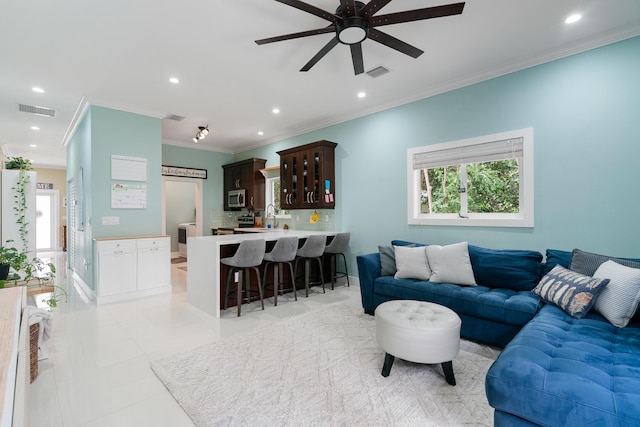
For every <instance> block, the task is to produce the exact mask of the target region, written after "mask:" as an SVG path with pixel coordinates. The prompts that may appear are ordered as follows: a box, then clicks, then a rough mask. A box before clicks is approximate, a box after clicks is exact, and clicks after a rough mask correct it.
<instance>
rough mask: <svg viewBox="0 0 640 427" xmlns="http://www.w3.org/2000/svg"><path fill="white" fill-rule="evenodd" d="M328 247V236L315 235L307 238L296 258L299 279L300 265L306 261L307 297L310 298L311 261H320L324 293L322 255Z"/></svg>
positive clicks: (305, 287) (305, 283) (305, 285)
mask: <svg viewBox="0 0 640 427" xmlns="http://www.w3.org/2000/svg"><path fill="white" fill-rule="evenodd" d="M326 245H327V236H325V235H324V234H314V235H311V236H309V237H307V240H306V241H305V242H304V245H302V247H301V248H300V249H298V252H297V257H296V268H295V275H296V277H298V263H299V262H300V261H304V289H305V292H306V294H305V296H306V297H308V296H309V274H310V270H311V260H312V259H315V260H316V261H318V267H319V270H320V282H321V283H322V292H323V293H324V292H325V290H324V274H323V273H322V254H324V248H325V246H326ZM316 284H319V283H316Z"/></svg>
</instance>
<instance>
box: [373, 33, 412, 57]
mask: <svg viewBox="0 0 640 427" xmlns="http://www.w3.org/2000/svg"><path fill="white" fill-rule="evenodd" d="M369 39H371V40H373V41H376V42H378V43H382V44H383V45H385V46H388V47H390V48H391V49H395V50H397V51H398V52H402V53H404V54H405V55H409V56H411V57H412V58H417V57H418V56H420V55H422V54H423V53H424V51H422V50H420V49H418V48H417V47H415V46H411V45H410V44H409V43H405V42H403V41H402V40H399V39H397V38H395V37H393V36H390V35H389V34H387V33H383V32H382V31H380V30H376V29H375V28H369Z"/></svg>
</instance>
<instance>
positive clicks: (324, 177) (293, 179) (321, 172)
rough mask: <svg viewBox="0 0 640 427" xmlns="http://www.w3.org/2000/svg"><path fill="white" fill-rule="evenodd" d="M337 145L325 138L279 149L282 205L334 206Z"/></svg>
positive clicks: (321, 207) (289, 207) (294, 206)
mask: <svg viewBox="0 0 640 427" xmlns="http://www.w3.org/2000/svg"><path fill="white" fill-rule="evenodd" d="M337 145H338V144H336V143H335V142H331V141H324V140H323V141H316V142H312V143H310V144H305V145H301V146H299V147H294V148H289V149H287V150H282V151H278V154H279V155H280V203H281V205H282V208H283V209H333V208H335V194H336V193H335V184H336V183H335V148H336V146H337Z"/></svg>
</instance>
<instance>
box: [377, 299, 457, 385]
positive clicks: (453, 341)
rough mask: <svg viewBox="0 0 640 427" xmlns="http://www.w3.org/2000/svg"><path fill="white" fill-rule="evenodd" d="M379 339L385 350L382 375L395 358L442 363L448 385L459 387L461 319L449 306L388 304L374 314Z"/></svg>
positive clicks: (408, 303)
mask: <svg viewBox="0 0 640 427" xmlns="http://www.w3.org/2000/svg"><path fill="white" fill-rule="evenodd" d="M375 318H376V339H377V341H378V346H380V348H381V349H382V350H384V351H385V353H386V354H385V358H384V367H383V368H382V376H383V377H387V376H389V372H391V366H392V365H393V361H394V360H395V358H396V357H399V358H400V359H404V360H408V361H409V362H416V363H429V364H436V363H441V364H442V370H443V371H444V375H445V378H446V380H447V382H448V383H449V384H451V385H456V380H455V377H454V375H453V363H452V361H453V359H454V358H455V357H456V356H457V355H458V351H459V350H460V325H461V324H462V321H461V320H460V317H458V315H457V314H456V313H455V312H454V311H453V310H450V309H448V308H447V307H443V306H441V305H438V304H434V303H431V302H423V301H409V300H399V301H387V302H385V303H382V304H380V305H379V306H378V307H377V308H376V311H375Z"/></svg>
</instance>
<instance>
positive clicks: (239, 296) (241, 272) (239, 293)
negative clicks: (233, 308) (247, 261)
mask: <svg viewBox="0 0 640 427" xmlns="http://www.w3.org/2000/svg"><path fill="white" fill-rule="evenodd" d="M243 276H244V272H243V271H242V269H239V270H238V288H237V289H238V295H236V301H237V304H238V317H240V306H241V305H242V280H243V279H244V277H243Z"/></svg>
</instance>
